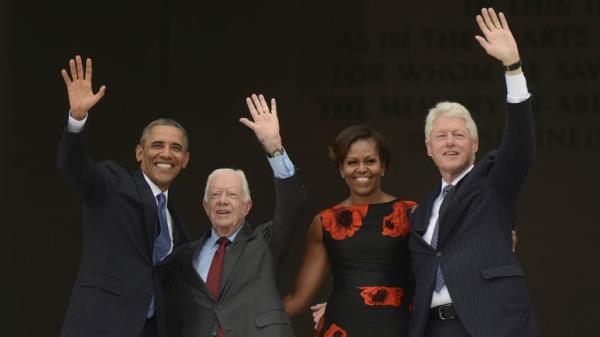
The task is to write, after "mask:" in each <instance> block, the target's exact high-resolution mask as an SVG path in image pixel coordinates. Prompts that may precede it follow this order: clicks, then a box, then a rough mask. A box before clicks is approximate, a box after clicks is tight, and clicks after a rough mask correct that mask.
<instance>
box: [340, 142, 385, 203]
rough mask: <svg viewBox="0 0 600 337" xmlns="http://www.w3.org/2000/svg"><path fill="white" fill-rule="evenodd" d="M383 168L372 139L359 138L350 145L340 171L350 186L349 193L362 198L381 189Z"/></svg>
mask: <svg viewBox="0 0 600 337" xmlns="http://www.w3.org/2000/svg"><path fill="white" fill-rule="evenodd" d="M384 170H385V168H384V165H383V163H382V162H381V159H380V158H379V151H378V150H377V144H376V143H375V141H374V140H373V139H370V138H369V139H359V140H357V141H355V142H354V143H352V145H350V148H349V149H348V153H347V154H346V158H344V161H343V162H342V164H341V165H340V173H341V175H342V177H343V178H344V180H345V181H346V184H347V185H348V187H349V188H350V194H351V195H355V196H360V197H362V198H365V197H369V196H373V195H375V194H376V193H379V192H380V191H381V175H382V174H383V172H384Z"/></svg>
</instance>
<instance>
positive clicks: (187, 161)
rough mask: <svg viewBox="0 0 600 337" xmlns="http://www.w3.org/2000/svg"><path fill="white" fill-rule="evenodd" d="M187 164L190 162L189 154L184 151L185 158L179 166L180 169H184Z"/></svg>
mask: <svg viewBox="0 0 600 337" xmlns="http://www.w3.org/2000/svg"><path fill="white" fill-rule="evenodd" d="M189 162H190V153H189V152H187V151H186V153H185V158H183V165H181V167H182V168H183V169H185V168H186V167H187V166H188V163H189Z"/></svg>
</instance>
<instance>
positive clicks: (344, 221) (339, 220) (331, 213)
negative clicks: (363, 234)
mask: <svg viewBox="0 0 600 337" xmlns="http://www.w3.org/2000/svg"><path fill="white" fill-rule="evenodd" d="M368 209H369V206H368V205H358V206H339V205H338V206H335V207H333V208H330V209H326V210H324V211H322V212H321V213H320V215H321V223H322V224H323V228H325V230H326V231H328V232H329V233H331V237H332V238H333V239H335V240H343V239H345V238H347V237H352V236H353V235H354V233H356V231H357V230H358V229H359V228H360V226H362V219H363V218H364V217H365V215H367V211H368Z"/></svg>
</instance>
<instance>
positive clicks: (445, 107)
mask: <svg viewBox="0 0 600 337" xmlns="http://www.w3.org/2000/svg"><path fill="white" fill-rule="evenodd" d="M441 116H444V117H456V118H462V119H464V121H465V123H466V126H467V130H468V131H469V134H470V135H471V137H473V139H478V137H479V136H478V134H477V125H476V124H475V121H474V120H473V117H471V113H470V112H469V110H467V108H465V107H464V105H462V104H460V103H456V102H439V103H438V104H436V105H435V106H434V107H433V108H431V109H429V113H428V114H427V117H426V118H425V142H426V143H427V142H429V136H430V134H431V129H433V122H435V120H436V119H437V118H438V117H441Z"/></svg>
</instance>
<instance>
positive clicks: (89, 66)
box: [84, 58, 92, 82]
mask: <svg viewBox="0 0 600 337" xmlns="http://www.w3.org/2000/svg"><path fill="white" fill-rule="evenodd" d="M84 79H86V80H88V81H90V82H91V81H92V59H91V58H88V59H86V60H85V77H84Z"/></svg>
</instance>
